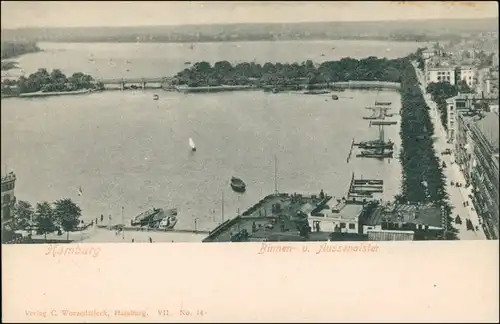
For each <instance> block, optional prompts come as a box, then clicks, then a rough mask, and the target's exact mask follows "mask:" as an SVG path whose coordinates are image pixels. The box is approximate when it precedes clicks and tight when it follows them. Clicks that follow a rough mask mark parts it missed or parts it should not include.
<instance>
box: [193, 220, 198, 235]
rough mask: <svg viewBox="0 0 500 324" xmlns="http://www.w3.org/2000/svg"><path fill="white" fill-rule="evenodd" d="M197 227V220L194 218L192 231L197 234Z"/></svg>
mask: <svg viewBox="0 0 500 324" xmlns="http://www.w3.org/2000/svg"><path fill="white" fill-rule="evenodd" d="M197 225H198V218H195V219H194V231H195V232H198V226H197Z"/></svg>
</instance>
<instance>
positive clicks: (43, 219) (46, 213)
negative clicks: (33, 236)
mask: <svg viewBox="0 0 500 324" xmlns="http://www.w3.org/2000/svg"><path fill="white" fill-rule="evenodd" d="M35 224H36V226H37V234H43V235H44V236H45V240H47V233H52V232H54V231H55V230H56V229H57V228H56V225H55V223H54V210H53V209H52V206H51V205H50V204H49V203H48V202H46V201H44V202H41V203H38V204H37V205H36V222H35Z"/></svg>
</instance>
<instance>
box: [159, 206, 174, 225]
mask: <svg viewBox="0 0 500 324" xmlns="http://www.w3.org/2000/svg"><path fill="white" fill-rule="evenodd" d="M175 224H177V208H173V209H168V210H166V211H165V217H164V218H163V219H162V220H161V221H160V223H159V224H158V228H159V229H173V228H174V226H175Z"/></svg>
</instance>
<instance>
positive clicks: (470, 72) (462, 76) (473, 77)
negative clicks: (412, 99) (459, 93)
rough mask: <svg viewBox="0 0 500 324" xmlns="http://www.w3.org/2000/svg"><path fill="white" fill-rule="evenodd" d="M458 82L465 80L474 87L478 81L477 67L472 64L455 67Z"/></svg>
mask: <svg viewBox="0 0 500 324" xmlns="http://www.w3.org/2000/svg"><path fill="white" fill-rule="evenodd" d="M455 77H456V83H458V81H460V80H463V81H465V83H467V85H468V86H469V87H470V88H473V87H474V86H475V84H476V81H477V69H476V68H475V67H474V66H472V65H462V66H457V68H456V69H455Z"/></svg>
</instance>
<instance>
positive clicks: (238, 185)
mask: <svg viewBox="0 0 500 324" xmlns="http://www.w3.org/2000/svg"><path fill="white" fill-rule="evenodd" d="M231 188H232V189H233V190H234V191H236V192H245V190H246V184H245V183H244V182H243V180H241V179H240V178H236V177H232V178H231Z"/></svg>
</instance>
